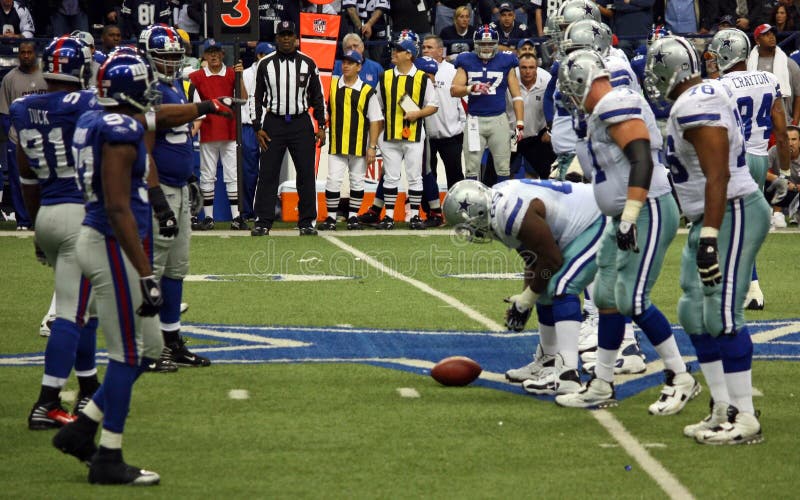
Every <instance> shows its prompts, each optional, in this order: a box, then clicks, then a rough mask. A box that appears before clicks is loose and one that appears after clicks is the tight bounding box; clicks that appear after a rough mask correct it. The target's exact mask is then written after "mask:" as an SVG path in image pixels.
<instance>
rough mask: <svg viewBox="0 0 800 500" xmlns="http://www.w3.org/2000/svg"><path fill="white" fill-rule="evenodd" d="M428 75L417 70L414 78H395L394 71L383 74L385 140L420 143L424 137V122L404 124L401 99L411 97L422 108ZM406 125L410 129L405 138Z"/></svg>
mask: <svg viewBox="0 0 800 500" xmlns="http://www.w3.org/2000/svg"><path fill="white" fill-rule="evenodd" d="M427 78H428V75H427V74H425V72H424V71H419V70H417V72H416V73H414V76H413V77H411V76H408V75H398V76H395V74H394V70H393V69H387V70H386V71H384V72H383V78H381V93H382V96H383V105H384V115H385V120H386V127H385V128H384V129H383V138H384V140H387V141H409V142H419V140H420V138H421V136H422V120H417V121H415V122H414V123H410V122H405V123H403V109H402V108H401V107H400V98H401V97H402V96H403V95H408V96H409V97H411V100H413V101H414V102H415V103H416V104H417V106H419V107H420V108H422V103H423V102H424V100H425V89H426V88H427V83H426V82H427ZM404 125H405V126H406V127H407V128H408V137H403V128H404Z"/></svg>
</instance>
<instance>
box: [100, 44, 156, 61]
mask: <svg viewBox="0 0 800 500" xmlns="http://www.w3.org/2000/svg"><path fill="white" fill-rule="evenodd" d="M118 54H127V55H129V56H137V57H141V58H143V59H146V58H147V56H145V54H144V52H142V51H140V50H139V49H137V48H136V47H134V46H133V45H117V46H116V47H114V48H113V49H111V51H110V52H109V53H108V55H107V57H111V56H115V55H118Z"/></svg>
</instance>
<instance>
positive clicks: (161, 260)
mask: <svg viewBox="0 0 800 500" xmlns="http://www.w3.org/2000/svg"><path fill="white" fill-rule="evenodd" d="M139 48H140V49H141V50H142V51H144V53H145V54H147V57H148V59H149V60H150V63H151V66H152V68H153V72H154V73H155V76H156V78H157V80H158V83H157V85H156V88H157V89H158V91H159V92H160V93H161V102H162V103H164V104H186V95H185V94H184V93H183V88H182V86H181V87H179V86H177V85H176V79H177V78H178V75H179V72H180V69H181V67H182V62H183V53H184V49H183V44H182V43H181V39H180V35H178V32H177V31H175V29H174V28H171V27H169V26H150V27H149V28H147V29H146V30H145V31H143V32H142V34H141V36H140V38H139ZM193 151H194V147H193V146H192V137H191V134H190V130H189V125H188V124H185V123H183V124H180V125H178V126H176V127H172V128H169V129H163V130H158V131H156V140H155V144H154V146H153V153H152V156H153V160H154V162H155V164H156V166H157V170H158V181H159V184H160V185H161V189H162V191H163V193H164V195H165V197H166V201H167V203H168V204H169V208H170V209H171V210H172V212H173V213H175V215H176V219H177V231H178V232H177V234H176V235H174V236H162V235H161V234H159V233H156V234H154V235H153V247H154V253H153V272H154V274H155V276H156V279H160V280H161V288H162V292H163V297H164V305H163V307H162V308H161V312H160V313H159V315H160V319H161V332H162V334H163V337H164V351H163V353H162V355H161V357H160V358H159V360H158V362H157V363H156V364H155V366H154V367H153V368H154V370H156V371H175V369H176V368H177V367H176V366H175V365H179V366H209V365H210V364H211V362H210V361H209V360H208V358H205V357H203V356H198V355H197V354H193V353H191V352H189V350H188V349H187V348H186V345H185V341H184V340H183V338H182V337H181V335H180V328H181V322H180V319H181V318H180V316H181V314H180V307H181V297H182V295H183V279H184V278H185V277H186V274H187V272H188V271H189V239H190V236H191V215H190V213H189V207H190V199H189V188H188V186H187V181H188V179H189V178H190V177H192V175H193V171H192V170H193V168H192V163H191V162H188V161H186V158H190V157H191V156H192V154H193Z"/></svg>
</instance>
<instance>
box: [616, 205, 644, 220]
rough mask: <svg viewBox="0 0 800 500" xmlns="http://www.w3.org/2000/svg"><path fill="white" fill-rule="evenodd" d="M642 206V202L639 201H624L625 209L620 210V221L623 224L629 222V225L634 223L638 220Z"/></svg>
mask: <svg viewBox="0 0 800 500" xmlns="http://www.w3.org/2000/svg"><path fill="white" fill-rule="evenodd" d="M643 206H644V202H642V201H639V200H626V201H625V208H624V209H622V217H620V219H621V220H623V221H625V222H630V223H631V224H635V223H636V219H638V218H639V211H640V210H641V209H642V207H643Z"/></svg>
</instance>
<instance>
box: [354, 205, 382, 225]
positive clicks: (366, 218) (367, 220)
mask: <svg viewBox="0 0 800 500" xmlns="http://www.w3.org/2000/svg"><path fill="white" fill-rule="evenodd" d="M358 222H360V223H361V224H366V225H368V226H373V225H377V224H379V223H380V222H381V213H380V212H375V211H373V210H372V209H369V210H368V211H366V212H364V213H363V214H362V215H359V216H358Z"/></svg>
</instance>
